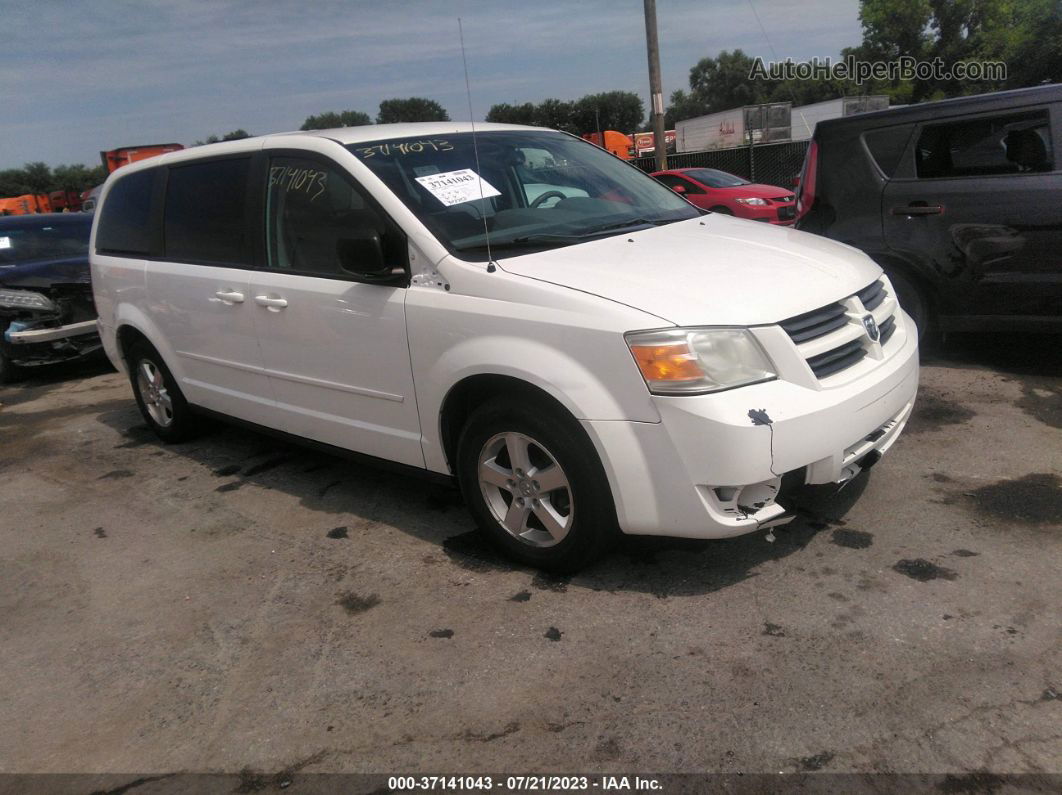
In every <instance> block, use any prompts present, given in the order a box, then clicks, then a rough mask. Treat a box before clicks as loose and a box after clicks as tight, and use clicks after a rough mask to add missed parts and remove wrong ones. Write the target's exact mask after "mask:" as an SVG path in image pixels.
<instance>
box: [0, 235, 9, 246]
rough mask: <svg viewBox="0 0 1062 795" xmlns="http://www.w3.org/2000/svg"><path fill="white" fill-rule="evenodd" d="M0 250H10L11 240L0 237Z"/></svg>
mask: <svg viewBox="0 0 1062 795" xmlns="http://www.w3.org/2000/svg"><path fill="white" fill-rule="evenodd" d="M0 248H11V238H9V237H0Z"/></svg>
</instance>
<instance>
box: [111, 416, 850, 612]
mask: <svg viewBox="0 0 1062 795" xmlns="http://www.w3.org/2000/svg"><path fill="white" fill-rule="evenodd" d="M99 420H100V421H101V422H103V423H104V424H106V425H108V426H110V427H112V428H114V429H115V430H117V431H118V432H119V433H120V434H121V435H122V436H123V437H124V441H122V442H121V443H119V444H116V445H115V448H121V449H123V450H127V451H129V455H130V459H131V460H130V463H129V466H128V467H127V469H128V470H130V471H132V472H135V470H136V468H137V465H138V463H139V462H141V461H143V460H144V458H145V456H148V457H152V456H158V455H160V451H161V454H163V455H167V454H168V455H175V456H181V457H183V458H185V459H187V460H188V461H189V462H190V463H194V464H196V465H199V466H201V467H204V468H206V469H207V470H208V471H209V472H210V473H212V474H213V476H214V477H213V478H210V479H208V481H207V483H206V486H205V488H203V491H202V495H201V496H202V497H215V498H220V499H226V498H228V495H230V494H231V493H232V492H235V491H238V490H240V489H242V488H246V487H249V486H250V487H257V488H265V489H273V490H277V491H281V492H284V493H287V494H289V495H291V496H293V497H296V498H297V499H298V500H299V502H300V504H301V505H302V506H303V507H304V508H306V509H307V510H309V511H311V512H313V514H315V515H316V516H318V517H319V519H320V521H317V522H315V525H314V528H313V529H312V530H310V529H308V530H307V532H313V533H319V534H321V536H322V537H323V536H324V534H325V531H326V530H329V529H331V530H330V532H333V533H334V532H337V531H339V532H341V533H342V535H343V536H344V537H346V536H348V533H349V537H352V538H353V537H355V536H356V535H359V534H365V533H371V532H372V530H373V527H375V526H377V525H385V526H390V527H394V528H396V529H398V530H400V531H402V532H404V533H406V534H408V535H410V536H413V537H415V538H418V539H420V540H422V541H425V542H427V543H429V544H431V545H433V546H434V547H436V548H437V549H438V550H439V551H441V552H442V553H443V554H445V556H446V558H447V559H448V560H449V561H450V562H451V563H452V564H453V565H455V566H457V567H459V568H462V569H465V570H469V571H474V572H492V571H499V572H508V571H526V572H529V573H530V574H531V576H532V577H533V580H532V582H533V584H534V586H535V587H537V588H542V589H548V590H564V589H566V588H568V587H569V586H574V587H583V588H587V589H592V590H597V591H636V592H644V593H650V594H653V595H655V596H658V597H661V598H664V597H669V596H690V595H697V594H704V593H710V592H712V591H717V590H719V589H721V588H725V587H727V586H730V585H733V584H735V583H738V582H741V581H742V580H745V579H748V578H749V577H753V576H755V575H756V570H757V569H758V568H759V567H760V566H761V565H762V564H764V563H767V562H769V561H773V560H778V559H781V558H784V557H787V556H789V555H791V554H793V553H794V552H797V551H799V550H801V549H803V548H804V547H805V546H806V545H807V544H808V543H809V542H810V541H811V539H812V538H814V537H815V535H816V534H817V533H819V532H821V531H822V530H825V529H826V528H829V527H839V526H842V525H844V523H845V522H844V518H843V517H844V516H845V514H846V513H847V512H848V510H849V509H850V508H851V506H852V505H853V504H854V503H855V502H856V500H857V499H858V498H859V495H860V494H861V493H862V491H863V490H864V488H865V487H866V483H867V479H868V477H869V473H867V474H864V475H861V476H860V477H859V478H857V479H856V480H854V481H853V482H851V483H849V484H848V485H847V487H845V488H843V489H838V488H837V487H836V486H830V487H815V488H805V489H803V490H801V491H800V492H798V493H797V495H795V497H794V499H791V500H790V501H789V503H788V505H787V507H790V508H792V509H793V510H794V511H795V512H796V513H797V518H796V519H795V520H794V521H793V522H792V523H791V524H789V525H787V526H784V527H781V528H777V529H776V530H775V531H774V536H775V540H774V541H773V543H772V542H769V541H768V540H766V536H767V534H766V532H757V533H752V534H749V535H745V536H740V537H737V538H732V539H725V540H718V541H698V540H683V539H670V538H649V537H633V536H621V537H619V538H617V543H616V548H615V550H614V551H613V552H612V553H611V554H610V555H608V556H607V557H606V558H605V559H603V560H602V561H600V562H599V563H597V564H595V565H593V566H592V567H589V568H587V569H586V570H584V571H583V572H581V573H579V574H576V575H574V576H572V577H560V576H551V575H547V574H544V573H537V572H535V571H533V570H531V569H528V568H525V567H521V566H519V565H518V564H514V563H512V562H510V561H509V560H507V559H506V558H505V557H503V556H502V555H500V554H499V553H498V552H496V551H495V549H494V548H493V546H492V545H491V544H490V543H489V542H488V541H487V540H486V539H485V538H484V537H483V536H482V535H481V534H480V533H479V532H478V531H476V530H475V526H474V523H473V520H472V518H471V516H470V515H469V514H468V512H467V511H466V510H465V507H464V504H463V501H462V499H461V495H460V493H459V492H458V491H457V490H456V489H455V488H452V487H448V486H445V485H439V484H434V483H430V482H427V481H425V480H424V479H422V478H419V477H416V476H413V475H406V474H398V473H395V472H392V471H389V470H387V469H383V468H378V467H375V466H372V465H371V464H364V463H361V462H357V461H351V460H348V459H345V458H341V457H337V456H333V455H329V454H327V453H322V452H319V451H317V450H311V449H308V448H305V447H302V446H300V445H297V444H295V443H292V442H288V441H281V440H277V439H276V438H275V437H272V436H270V435H266V434H263V433H258V432H255V431H251V430H247V429H245V428H243V427H237V426H233V425H227V424H224V423H221V422H216V421H211V422H210V423H208V425H207V430H206V431H205V432H204V433H203V434H202V435H201V436H200V437H198V438H197V439H195V440H193V441H191V442H186V443H183V444H176V445H164V444H163V443H162V442H160V441H159V440H158V439H157V438H156V437H155V435H154V434H153V433H152V432H151V431H150V429H149V428H148V427H147V426H146V425H145V424H144V422H143V420H142V418H141V417H140V415H139V414H138V412H137V410H136V407H135V405H134V404H133V401H132V399H130V401H129V403H128V405H124V406H122V407H121V408H114V407H112V408H109V409H106V410H104V411H103V412H102V413H101V414H100V415H99ZM138 448H144V449H143V450H140V449H138ZM151 460H152V461H154V460H156V458H154V457H152V458H151ZM182 480H186V479H185V478H183V477H182ZM202 480H203V479H202V478H192V479H187V480H186V482H185V483H183V484H182V488H187V487H188V483H190V482H196V483H198V482H201V481H202ZM129 482H133V481H132V480H130V481H129ZM196 488H199V487H196ZM212 492H215V493H216V494H213V493H212ZM192 498H193V499H195V498H196V496H195V495H192ZM352 517H354V518H352ZM342 523H347V525H344V526H343V527H339V528H337V527H336V525H339V524H342ZM348 525H352V526H348Z"/></svg>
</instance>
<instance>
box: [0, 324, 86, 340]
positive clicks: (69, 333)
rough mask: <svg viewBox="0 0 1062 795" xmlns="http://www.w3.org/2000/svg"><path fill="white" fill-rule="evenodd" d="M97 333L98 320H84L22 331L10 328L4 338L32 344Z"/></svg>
mask: <svg viewBox="0 0 1062 795" xmlns="http://www.w3.org/2000/svg"><path fill="white" fill-rule="evenodd" d="M95 333H96V321H95V320H84V321H82V322H80V323H71V324H70V325H67V326H55V327H53V328H26V329H23V330H20V331H12V329H11V328H8V330H7V332H5V334H4V339H5V340H6V341H7V342H9V343H11V344H12V345H32V344H33V343H35V342H54V341H55V340H65V339H68V338H69V337H81V336H84V335H86V334H95Z"/></svg>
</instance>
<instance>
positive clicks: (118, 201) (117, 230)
mask: <svg viewBox="0 0 1062 795" xmlns="http://www.w3.org/2000/svg"><path fill="white" fill-rule="evenodd" d="M157 171H158V169H154V168H151V169H146V170H144V171H136V172H134V173H132V174H129V175H128V176H124V177H121V178H119V179H118V181H117V182H115V183H114V184H113V185H112V186H111V187H110V189H109V190H108V191H107V202H106V204H104V205H103V215H102V216H100V222H99V224H100V225H99V229H98V230H97V231H96V248H97V250H99V251H103V252H107V253H109V254H147V253H149V252H150V251H151V192H152V188H153V186H154V184H155V174H156V172H157Z"/></svg>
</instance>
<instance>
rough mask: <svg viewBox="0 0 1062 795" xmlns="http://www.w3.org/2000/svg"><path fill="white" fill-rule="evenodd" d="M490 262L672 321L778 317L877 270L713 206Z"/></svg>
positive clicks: (837, 247)
mask: <svg viewBox="0 0 1062 795" xmlns="http://www.w3.org/2000/svg"><path fill="white" fill-rule="evenodd" d="M498 265H499V266H500V267H501V268H502V269H504V270H505V271H507V272H509V273H514V274H519V275H521V276H527V277H529V278H532V279H539V280H542V281H546V282H551V283H553V284H557V285H561V286H564V287H570V288H572V289H575V290H580V291H582V292H586V293H591V294H593V295H599V296H601V297H602V298H607V299H609V300H611V301H616V302H618V303H621V304H625V305H627V306H631V307H634V308H636V309H640V310H642V311H644V312H648V313H650V314H653V315H656V316H657V317H659V318H662V319H663V320H665V321H668V322H670V323H674V324H676V325H680V326H695V325H720V326H729V325H733V326H753V325H764V324H769V323H777V322H778V321H780V320H785V319H786V318H790V317H793V316H794V315H799V314H802V313H804V312H809V311H811V310H812V309H817V308H819V307H820V306H824V305H825V304H829V303H832V302H833V301H838V300H840V299H842V298H845V297H847V296H849V295H852V294H853V293H854V292H856V291H857V290H861V289H862V288H864V287H866V286H867V285H868V284H870V283H871V282H872V281H874V280H875V279H876V278H878V277H879V276H880V275H881V268H879V267H878V266H877V265H876V264H874V262H873V261H872V260H871V259H870V258H869V257H867V256H866V255H865V254H863V253H862V252H861V251H858V250H856V249H854V248H851V247H850V246H846V245H843V244H841V243H836V242H834V241H832V240H827V239H826V238H824V237H818V236H816V235H812V234H809V233H807V232H798V231H796V230H794V229H790V228H786V227H777V226H772V225H769V224H763V223H756V222H754V221H744V220H741V219H739V218H733V217H730V216H725V215H719V214H709V215H705V216H703V217H701V218H694V219H691V220H689V221H680V222H678V223H673V224H668V225H667V226H661V227H654V228H651V229H645V230H642V231H639V232H631V233H625V234H620V235H615V236H613V237H609V238H605V239H602V240H594V241H591V242H588V243H581V244H577V245H573V246H566V247H564V248H557V249H552V250H550V251H541V252H536V253H534V254H525V255H523V256H517V257H512V258H499V259H498Z"/></svg>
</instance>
